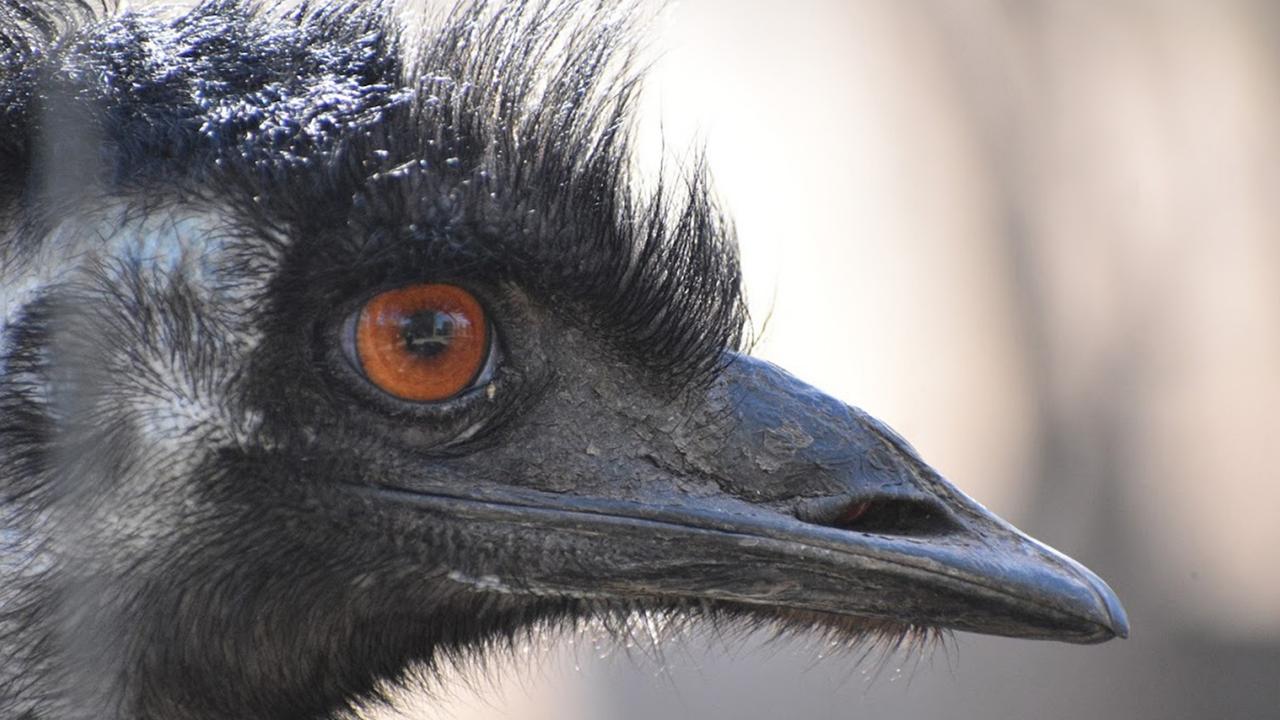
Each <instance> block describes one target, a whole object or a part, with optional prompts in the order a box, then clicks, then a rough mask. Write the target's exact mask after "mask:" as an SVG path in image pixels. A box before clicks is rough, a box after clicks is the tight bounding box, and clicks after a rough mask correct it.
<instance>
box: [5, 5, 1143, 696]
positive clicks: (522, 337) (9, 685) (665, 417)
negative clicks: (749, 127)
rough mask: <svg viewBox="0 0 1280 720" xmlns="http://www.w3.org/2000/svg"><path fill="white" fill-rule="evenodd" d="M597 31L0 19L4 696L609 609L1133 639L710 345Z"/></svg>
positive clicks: (363, 686)
mask: <svg viewBox="0 0 1280 720" xmlns="http://www.w3.org/2000/svg"><path fill="white" fill-rule="evenodd" d="M633 10H634V8H632V7H631V6H630V5H628V4H626V3H620V2H602V3H583V2H573V1H571V0H566V1H564V2H561V1H558V0H546V1H542V0H512V1H511V2H506V3H499V2H483V1H481V0H477V1H476V2H465V3H463V4H461V5H459V6H458V7H456V8H455V9H454V10H452V11H451V12H450V13H447V14H445V15H443V16H442V17H441V18H439V19H437V20H435V21H433V22H432V23H431V24H430V26H429V27H428V28H426V29H422V28H409V29H403V28H401V26H400V25H399V24H398V21H396V20H394V17H395V15H394V13H392V12H391V10H389V9H388V8H386V7H384V6H383V5H380V4H373V5H360V4H357V3H348V2H318V3H311V4H308V5H304V6H302V7H300V8H292V9H279V8H269V7H266V5H265V4H262V3H257V2H252V1H251V0H205V2H203V3H202V4H200V5H198V6H197V7H195V8H194V9H188V10H185V11H166V12H161V11H156V10H140V11H125V10H119V9H112V8H110V7H97V6H90V5H87V4H85V3H83V2H79V1H77V0H42V1H40V2H30V1H29V0H0V78H2V82H0V287H2V288H3V298H4V302H3V313H4V318H3V335H2V338H3V339H2V341H0V365H2V370H0V458H2V460H0V490H2V491H3V495H0V714H2V715H3V716H4V717H16V718H26V719H28V720H54V719H57V720H64V719H75V718H95V719H101V718H115V719H120V720H123V719H126V718H135V719H137V718H157V719H164V720H184V719H193V720H194V719H197V718H206V719H212V718H235V719H237V720H246V719H258V718H260V719H268V718H321V717H330V716H333V715H334V714H335V713H340V712H342V711H344V710H346V709H349V708H351V707H352V706H353V704H354V703H358V702H360V701H361V700H365V699H368V698H370V697H373V696H375V695H376V693H377V688H378V687H379V684H380V683H383V682H395V681H396V680H398V679H401V678H403V677H404V675H405V673H406V672H407V668H409V667H411V666H414V665H425V666H427V667H431V666H432V664H433V663H439V662H441V661H442V660H444V659H446V658H449V657H452V656H455V655H456V654H458V653H463V652H468V651H471V650H480V651H483V650H485V649H487V648H492V647H493V646H495V645H501V644H502V643H503V642H505V641H509V640H510V639H511V638H513V637H516V636H519V634H520V633H523V632H527V631H528V629H529V628H534V627H557V626H573V624H574V623H575V622H578V621H581V620H582V619H584V618H586V619H592V618H594V619H602V620H604V621H606V622H612V621H616V620H617V619H619V618H625V617H628V616H629V615H630V614H633V613H637V612H643V613H652V614H654V615H655V616H659V617H668V618H676V619H684V620H689V619H692V620H694V621H706V622H714V623H721V622H729V623H732V622H735V621H742V622H747V623H753V624H760V623H765V624H776V625H778V626H780V627H783V628H791V629H795V630H796V631H800V632H818V633H832V634H835V635H837V636H839V637H841V638H844V639H845V640H846V641H847V642H849V643H856V642H859V641H863V640H866V639H869V638H876V637H883V636H888V637H899V636H901V635H902V634H903V633H910V632H917V631H921V630H922V629H923V630H926V631H927V630H945V629H957V630H964V631H971V632H979V633H990V634H996V635H1004V636H1011V637H1021V638H1044V639H1056V640H1065V641H1070V642H1080V643H1091V642H1100V641H1103V640H1107V639H1110V638H1112V637H1115V636H1124V635H1125V634H1126V633H1127V621H1126V619H1125V615H1124V611H1123V610H1122V609H1121V606H1120V604H1119V602H1118V600H1117V599H1116V596H1115V595H1114V594H1113V593H1112V591H1111V590H1110V589H1109V588H1108V587H1107V586H1106V584H1105V583H1103V582H1102V580H1100V579H1099V578H1098V577H1096V576H1095V575H1093V574H1092V573H1091V572H1089V571H1088V570H1086V569H1085V568H1083V567H1082V566H1080V565H1079V564H1077V563H1075V562H1073V561H1072V560H1070V559H1068V558H1066V557H1065V556H1063V555H1060V554H1058V553H1056V552H1055V551H1053V550H1051V549H1049V548H1047V547H1045V546H1044V545H1041V544H1039V543H1037V542H1036V541H1034V540H1032V539H1030V538H1029V537H1027V536H1025V535H1023V534H1021V533H1020V532H1019V531H1018V530H1016V529H1015V528H1013V527H1012V526H1011V525H1009V524H1007V523H1005V522H1004V521H1002V520H1000V519H999V518H997V517H995V516H993V515H992V514H991V513H989V512H988V511H987V510H985V509H984V508H983V507H982V506H980V505H979V504H977V503H976V502H974V501H972V500H970V499H969V498H967V497H966V496H964V495H963V494H962V493H960V492H959V491H957V490H956V489H955V488H953V487H952V486H951V485H949V484H948V483H947V482H946V481H945V480H943V479H942V478H941V477H940V476H939V475H938V474H937V473H936V472H935V471H933V470H932V469H930V468H929V466H928V465H926V464H925V463H924V462H923V461H922V460H921V459H920V458H919V457H918V455H917V454H916V452H915V451H914V450H913V449H912V448H911V446H910V445H908V444H907V442H906V441H905V440H903V439H902V438H900V437H899V436H898V435H896V434H895V433H894V432H892V431H891V430H890V429H888V428H887V427H885V426H884V425H883V424H881V423H880V422H878V421H877V420H875V419H874V418H872V417H870V416H868V415H867V414H865V413H863V412H862V411H860V410H857V409H855V408H853V407H850V406H848V405H845V404H844V403H842V402H840V401H838V400H836V399H833V398H831V397H828V396H826V395H823V394H822V393H820V392H819V391H817V390H815V389H814V388H812V387H809V386H807V385H805V384H804V383H802V382H801V381H799V380H797V379H795V378H793V377H792V376H790V375H788V374H787V373H786V372H784V371H783V370H781V369H779V368H777V367H774V366H772V365H770V364H768V363H765V362H762V361H759V360H755V359H752V358H751V357H749V356H748V355H747V354H746V353H745V352H744V348H745V347H746V345H747V342H746V334H745V332H744V327H745V313H744V304H743V299H742V296H741V289H740V281H739V270H738V261H737V256H736V247H735V244H734V239H733V234H732V230H731V227H730V225H729V223H728V222H727V221H726V220H725V219H724V218H723V217H722V215H721V213H720V211H719V210H718V209H717V205H716V204H715V202H714V201H713V199H712V193H711V192H710V190H709V185H708V181H707V179H706V177H705V173H704V172H703V170H702V169H701V168H700V167H697V166H696V165H697V164H696V163H695V167H693V168H692V169H689V170H688V171H687V172H685V173H684V175H683V176H682V179H681V180H680V181H679V182H674V183H672V182H665V183H659V184H658V186H657V187H656V188H653V189H650V190H649V191H641V190H640V189H637V188H635V187H634V186H633V182H632V180H631V177H632V174H631V171H630V166H629V158H630V150H629V138H630V132H631V131H630V128H631V124H630V117H631V110H632V107H633V104H634V100H635V97H636V92H637V88H638V74H637V73H636V72H634V71H632V69H631V68H632V60H633V58H634V48H633V45H634V43H633V42H632V41H631V40H630V38H631V37H633V35H634V32H633V23H632V22H631V21H630V20H629V18H630V17H631V16H632V14H633V13H632V11H633ZM833 322H834V321H833Z"/></svg>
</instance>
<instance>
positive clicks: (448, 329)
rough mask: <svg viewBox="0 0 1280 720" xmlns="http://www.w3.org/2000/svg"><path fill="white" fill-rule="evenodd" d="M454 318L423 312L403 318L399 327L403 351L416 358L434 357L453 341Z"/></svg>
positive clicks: (445, 314) (429, 311) (431, 311)
mask: <svg viewBox="0 0 1280 720" xmlns="http://www.w3.org/2000/svg"><path fill="white" fill-rule="evenodd" d="M454 330H455V329H454V318H453V315H451V314H449V313H447V312H438V311H436V310H423V311H422V312H417V313H414V314H412V315H410V316H409V317H407V318H405V319H404V320H403V321H402V322H401V325H400V337H402V338H404V349H405V350H408V351H409V352H411V353H413V354H414V355H417V356H418V357H424V358H429V357H435V356H436V355H439V354H440V353H442V352H444V351H445V350H447V349H448V348H449V343H450V342H452V341H453V335H454Z"/></svg>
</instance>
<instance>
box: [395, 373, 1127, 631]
mask: <svg viewBox="0 0 1280 720" xmlns="http://www.w3.org/2000/svg"><path fill="white" fill-rule="evenodd" d="M637 385H638V383H630V382H628V381H627V379H626V378H625V377H603V376H601V377H597V378H595V379H594V381H593V382H590V383H587V382H584V383H580V384H579V386H580V390H578V391H577V393H578V394H574V392H569V391H566V392H564V393H560V394H559V395H558V396H557V397H556V398H552V399H549V400H548V401H547V404H546V405H545V406H544V407H543V408H542V410H541V414H540V415H539V416H538V419H537V421H536V422H531V423H529V425H528V427H529V428H530V429H528V430H527V431H526V432H527V435H526V436H524V437H521V436H520V435H518V434H517V435H515V437H513V438H512V439H511V441H509V442H508V443H505V444H504V448H511V449H502V448H495V449H494V450H492V451H491V452H490V454H489V455H488V456H487V457H486V461H485V462H484V463H479V462H477V463H476V464H475V466H473V467H464V466H463V465H465V464H466V463H467V460H466V459H465V458H463V459H457V460H454V461H451V463H450V464H449V465H441V466H438V467H435V468H432V469H431V472H428V473H424V476H423V479H422V480H421V481H419V482H414V483H412V484H411V486H406V485H405V484H404V483H403V482H400V483H398V484H397V487H395V488H394V490H388V489H385V488H384V489H383V490H381V491H380V492H381V493H382V494H383V495H384V496H386V495H394V497H395V498H396V499H397V500H399V501H403V502H408V503H409V504H411V505H413V506H414V507H416V508H417V509H418V510H419V511H427V512H430V513H431V514H432V515H433V516H434V519H433V520H432V522H433V523H434V524H436V525H449V526H451V527H457V528H458V530H457V532H458V533H459V536H462V537H466V538H468V542H471V543H478V544H481V545H482V546H483V547H485V548H486V549H487V552H485V553H482V554H476V553H471V554H467V555H465V556H461V557H459V559H458V561H457V562H458V569H457V571H456V572H455V573H454V574H453V575H452V579H453V580H455V581H458V582H461V583H463V584H470V585H472V586H474V588H476V589H481V590H499V591H501V592H505V593H528V594H530V595H536V596H541V597H545V596H548V595H552V596H555V595H563V596H567V597H593V598H597V597H598V598H615V599H621V600H625V601H627V602H631V603H634V602H645V601H650V602H655V603H679V602H682V601H689V600H693V601H696V602H701V603H707V602H711V603H723V604H726V605H729V606H732V607H735V608H739V609H745V610H747V611H751V612H760V613H763V614H771V613H772V614H782V615H785V614H786V613H797V612H799V613H804V614H806V617H810V616H811V617H819V618H822V617H827V618H838V619H841V620H849V619H854V620H856V619H858V618H864V619H868V620H870V621H872V622H879V623H881V625H883V623H886V622H887V623H888V624H890V625H894V624H897V625H901V626H917V627H944V628H954V629H958V630H968V631H973V632H979V633H988V634H994V635H1005V636H1010V637H1022V638H1043V639H1053V640H1064V641H1068V642H1078V643H1095V642H1102V641H1105V640H1109V639H1111V638H1113V637H1117V636H1119V637H1125V636H1126V635H1127V633H1128V620H1127V619H1126V617H1125V613H1124V610H1123V608H1122V607H1121V605H1120V601H1119V600H1118V599H1117V598H1116V595H1115V593H1113V592H1112V591H1111V589H1110V588H1109V587H1107V584H1106V583H1104V582H1103V581H1102V580H1101V579H1099V578H1098V577H1097V576H1096V575H1094V574H1093V573H1092V572H1090V571H1089V570H1087V569H1086V568H1084V567H1083V566H1081V565H1080V564H1078V563H1076V562H1075V561H1073V560H1071V559H1070V558H1068V557H1066V556H1064V555H1062V554H1060V553H1058V552H1056V551H1054V550H1052V549H1050V548H1048V547H1046V546H1045V545H1043V544H1041V543H1039V542H1037V541H1035V540H1033V539H1032V538H1030V537H1028V536H1026V535H1024V534H1023V533H1021V532H1019V531H1018V530H1017V529H1016V528H1014V527H1013V526H1012V525H1010V524H1008V523H1006V522H1005V521H1003V520H1001V519H1000V518H998V517H996V516H995V515H993V514H992V513H991V512H989V511H988V510H986V509H985V508H983V507H982V506H981V505H979V504H978V503H977V502H975V501H973V500H971V499H970V498H968V497H966V496H965V495H964V494H963V493H961V492H960V491H958V490H956V489H955V488H954V487H952V486H951V485H950V484H949V483H947V482H946V481H945V480H943V479H942V477H940V476H939V475H938V474H937V473H936V472H934V471H933V470H932V469H931V468H929V466H928V465H926V464H925V463H924V462H923V461H922V460H921V459H920V458H919V457H918V456H917V454H916V452H915V451H914V450H913V449H912V448H911V446H910V445H908V444H907V443H906V441H904V440H903V439H902V438H900V437H899V436H898V435H897V434H895V433H894V432H893V431H892V430H890V429H888V428H887V427H885V426H884V425H883V424H881V423H880V422H878V421H877V420H875V419H874V418H872V417H870V416H868V415H867V414H865V413H863V412H862V411H860V410H857V409H855V408H852V407H850V406H848V405H845V404H844V403H842V402H840V401H838V400H835V399H834V398H831V397H829V396H827V395H824V394H823V393H821V392H819V391H818V390H816V389H814V388H812V387H810V386H808V385H806V384H804V383H802V382H800V381H799V380H797V379H795V378H794V377H792V376H791V375H789V374H787V373H786V372H784V371H782V370H781V369H779V368H777V367H775V366H773V365H771V364H769V363H766V362H762V361H760V360H755V359H752V358H749V357H746V356H734V357H733V358H732V359H731V361H730V363H729V365H728V368H727V369H726V370H725V371H724V372H723V373H722V374H721V375H720V376H719V377H718V378H717V379H716V380H715V381H714V382H713V383H712V385H711V386H710V388H709V389H707V390H706V391H705V394H699V395H698V396H697V397H694V398H691V399H686V400H685V402H686V403H689V404H692V405H696V406H697V407H694V408H692V410H690V408H688V407H687V406H682V407H680V408H673V407H671V406H669V405H667V404H665V403H663V402H660V401H657V400H654V399H652V398H649V399H644V398H636V397H634V396H633V394H629V388H632V387H636V386H637ZM576 387H578V386H576ZM700 392H701V391H700ZM503 452H510V453H511V455H510V460H509V462H508V463H507V464H506V465H505V467H506V468H507V469H506V471H505V472H504V473H503V475H502V476H501V477H493V478H492V481H491V482H480V483H477V482H476V481H475V478H476V477H477V472H478V471H479V469H480V468H481V467H490V468H492V467H494V463H493V460H494V455H493V454H492V453H503ZM529 458H534V459H535V460H534V461H530V459H529ZM459 464H460V465H459ZM454 465H458V470H460V471H461V472H459V474H458V478H459V481H457V482H455V481H453V480H450V479H449V478H448V476H447V474H442V473H444V471H445V470H446V469H448V468H449V467H451V466H454ZM427 477H430V478H431V480H427V479H426V478H427ZM462 478H467V480H466V482H465V483H463V482H462V481H461V479H462ZM513 536H514V537H520V538H523V539H524V540H523V541H522V542H517V543H512V542H511V541H510V538H511V537H513ZM517 578H518V579H517Z"/></svg>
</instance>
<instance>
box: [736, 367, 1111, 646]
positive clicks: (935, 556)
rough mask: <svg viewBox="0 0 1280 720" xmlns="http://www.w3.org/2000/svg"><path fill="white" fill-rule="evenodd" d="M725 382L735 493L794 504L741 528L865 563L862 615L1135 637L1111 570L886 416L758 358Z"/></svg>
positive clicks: (1043, 634)
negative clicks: (1050, 539)
mask: <svg viewBox="0 0 1280 720" xmlns="http://www.w3.org/2000/svg"><path fill="white" fill-rule="evenodd" d="M724 392H725V393H726V394H727V396H728V398H729V400H728V405H729V406H730V407H732V408H733V412H734V414H735V415H736V417H735V419H734V422H732V427H733V430H732V433H733V435H732V439H731V440H730V442H728V443H726V444H724V445H722V446H721V447H720V448H718V449H717V450H716V451H714V452H713V457H714V460H712V462H714V464H715V465H717V466H719V468H720V469H721V473H722V474H723V475H724V476H725V477H726V478H733V480H731V481H730V482H729V483H728V484H725V485H724V487H725V489H726V490H727V491H728V492H729V493H730V494H732V495H736V496H738V497H743V498H755V499H756V501H757V502H760V501H762V500H764V501H765V502H766V503H769V501H770V500H771V501H772V504H773V505H774V506H775V507H779V508H783V507H786V506H788V505H790V508H791V510H792V513H791V515H792V517H787V516H786V515H784V514H781V513H779V514H778V515H777V516H775V517H774V518H772V519H755V520H752V521H750V522H749V523H744V527H743V528H740V529H739V531H741V530H743V529H745V526H748V525H749V526H751V530H750V531H749V532H751V533H752V534H754V535H757V536H762V537H769V538H771V539H775V540H777V541H781V542H793V543H797V544H799V545H803V546H805V547H806V549H807V550H808V552H811V553H814V554H815V555H820V556H822V557H823V558H824V559H825V558H830V561H831V562H832V564H833V565H836V566H846V567H848V568H850V572H851V573H852V571H853V569H854V568H856V574H857V576H858V578H859V581H858V584H857V585H852V586H851V587H850V588H849V590H851V591H852V593H853V594H856V595H858V596H860V597H862V598H872V599H873V601H872V602H866V601H863V606H862V607H861V608H859V612H860V613H867V614H871V615H875V616H880V617H884V618H889V619H893V620H897V621H906V622H911V623H920V624H926V625H944V626H947V627H951V628H955V629H960V630H970V631H974V632H980V633H986V634H994V635H1006V636H1012V637H1021V638H1038V639H1054V640H1064V641H1069V642H1079V643H1097V642H1103V641H1106V640H1110V639H1112V638H1113V637H1121V638H1123V637H1127V636H1128V633H1129V623H1128V618H1127V617H1126V614H1125V611H1124V608H1123V607H1122V606H1121V604H1120V600H1119V598H1117V597H1116V594H1115V593H1114V592H1113V591H1112V590H1111V588H1110V587H1109V586H1108V585H1107V584H1106V583H1105V582H1104V581H1103V580H1102V579H1101V578H1099V577H1098V576H1097V575H1095V574H1094V573H1093V572H1091V571H1089V570H1088V569H1087V568H1085V567H1084V566H1083V565H1081V564H1080V563H1077V562H1076V561H1074V560H1072V559H1071V558H1069V557H1067V556H1066V555H1063V554H1062V553H1059V552H1058V551H1056V550H1054V549H1053V548H1050V547H1049V546H1047V545H1045V544H1043V543H1041V542H1039V541H1037V540H1035V539H1033V538H1031V537H1029V536H1028V535H1026V534H1024V533H1022V532H1021V531H1019V530H1018V529H1017V528H1015V527H1014V526H1013V525H1011V524H1009V523H1007V522H1005V521H1004V520H1002V519H1001V518H999V517H998V516H996V515H995V514H994V513H992V512H991V511H989V510H987V509H986V508H985V507H983V506H982V505H981V504H979V503H978V502H976V501H974V500H973V499H971V498H969V497H968V496H966V495H965V494H964V493H962V492H961V491H959V490H958V489H956V488H955V487H954V486H952V485H951V484H950V483H948V482H947V481H946V480H944V479H943V478H942V477H941V476H940V475H939V474H938V473H937V472H935V471H934V470H933V469H932V468H930V467H929V466H928V465H927V464H925V462H924V461H923V460H921V459H920V457H919V456H918V455H917V453H916V451H915V450H914V449H913V448H912V447H911V446H910V445H909V444H908V443H907V442H906V441H905V440H904V439H902V438H901V437H900V436H899V435H898V434H897V433H895V432H893V431H892V430H891V429H889V428H888V427H887V426H885V425H884V424H883V423H881V422H879V421H878V420H876V419H875V418H873V417H871V416H869V415H867V414H866V413H864V412H862V411H861V410H858V409H856V408H852V407H850V406H848V405H845V404H844V403H842V402H840V401H838V400H835V399H833V398H831V397H829V396H827V395H825V394H823V393H821V392H820V391H818V390H816V389H814V388H812V387H810V386H808V385H806V384H805V383H803V382H801V381H799V380H797V379H796V378H794V377H792V376H791V375H789V374H788V373H786V372H785V371H783V370H781V369H780V368H778V367H776V366H774V365H771V364H769V363H767V362H763V361H760V360H756V359H753V358H748V357H738V358H736V359H735V362H734V363H733V364H732V366H731V367H730V368H729V370H728V371H727V373H726V386H725V390H724ZM782 488H785V490H783V489H782ZM832 590H833V595H838V594H839V590H838V589H836V588H832ZM801 594H806V591H802V592H801ZM822 605H824V606H825V607H823V608H821V609H827V610H830V609H834V608H835V607H837V606H838V603H830V604H828V603H822Z"/></svg>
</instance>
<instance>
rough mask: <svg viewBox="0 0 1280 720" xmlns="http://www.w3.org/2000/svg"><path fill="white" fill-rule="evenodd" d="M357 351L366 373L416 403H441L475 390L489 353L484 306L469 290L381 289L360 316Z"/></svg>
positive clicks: (445, 286)
mask: <svg viewBox="0 0 1280 720" xmlns="http://www.w3.org/2000/svg"><path fill="white" fill-rule="evenodd" d="M355 350H356V355H357V358H358V360H359V362H360V367H361V369H362V370H363V371H364V374H365V377H367V378H368V379H369V381H370V382H372V383H373V384H374V385H376V386H377V387H378V388H379V389H381V390H382V391H383V392H386V393H388V394H390V395H393V396H395V397H397V398H400V399H402V400H409V401H412V402H439V401H442V400H448V399H449V398H451V397H453V396H455V395H457V394H459V393H461V392H464V391H466V390H468V389H470V388H471V387H472V386H473V385H474V383H475V380H476V378H477V377H478V376H479V375H480V372H481V371H482V370H483V369H484V367H485V363H486V360H487V359H488V355H489V327H488V318H487V317H486V316H485V312H484V308H483V307H481V305H480V302H479V301H478V300H476V298H475V296H473V295H472V294H471V293H469V292H467V291H466V290H464V289H462V288H460V287H458V286H456V285H449V284H446V283H423V284H419V285H410V286H407V287H402V288H397V289H395V290H388V291H386V292H383V293H379V294H378V295H375V296H374V297H372V298H370V299H369V301H368V302H366V303H365V305H364V307H363V308H361V309H360V313H359V316H358V317H357V318H356V327H355Z"/></svg>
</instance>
